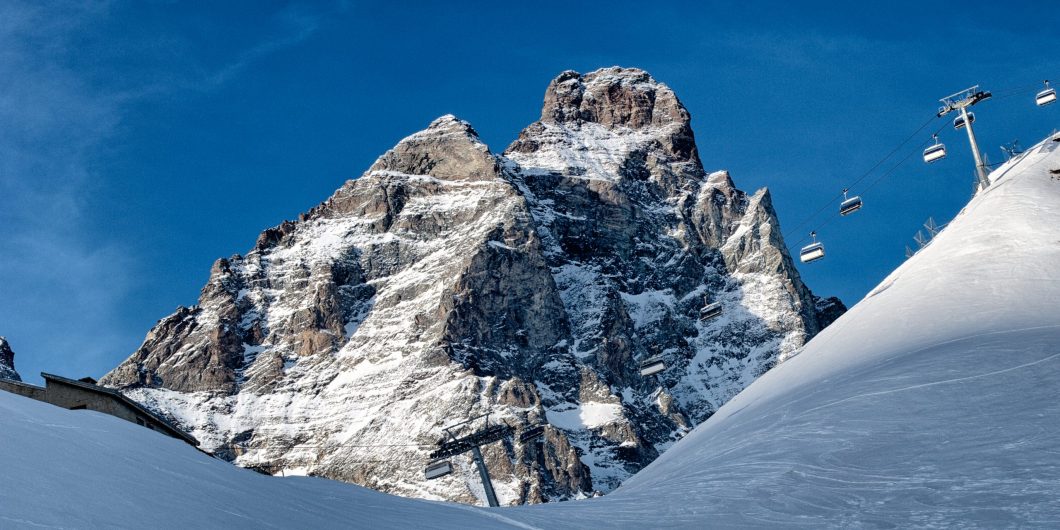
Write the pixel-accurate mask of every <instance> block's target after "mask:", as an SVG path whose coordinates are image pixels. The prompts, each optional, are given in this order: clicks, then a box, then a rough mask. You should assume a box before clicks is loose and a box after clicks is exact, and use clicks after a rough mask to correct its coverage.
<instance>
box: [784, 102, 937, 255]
mask: <svg viewBox="0 0 1060 530" xmlns="http://www.w3.org/2000/svg"><path fill="white" fill-rule="evenodd" d="M937 119H938V116H937V115H934V114H933V115H932V116H931V118H929V119H928V120H927V121H925V122H924V123H923V124H922V125H921V126H920V127H918V128H917V129H916V130H915V131H913V133H912V134H910V135H909V136H908V137H906V139H905V140H902V142H901V143H899V144H898V146H897V147H895V148H894V149H892V150H891V152H889V153H887V155H886V156H884V157H883V158H881V159H880V160H879V161H878V162H876V163H875V164H873V166H872V167H871V168H869V170H868V171H866V172H865V173H863V174H862V175H861V176H860V177H858V178H857V179H856V180H855V181H854V182H852V183H850V184H849V185H848V186H847V187H846V189H848V190H849V189H850V188H853V187H854V186H856V185H857V184H858V183H859V182H861V181H862V180H865V177H868V176H869V175H870V174H872V172H873V171H875V170H876V169H877V168H879V167H880V166H881V165H883V163H884V162H886V161H887V160H888V159H889V158H891V157H892V156H894V154H895V153H897V152H898V151H899V150H900V149H901V148H902V147H903V146H905V144H907V143H909V140H912V139H913V138H914V137H916V135H918V134H920V131H923V130H924V128H925V127H927V126H928V125H930V124H931V122H933V121H935V120H937ZM940 130H941V129H940ZM842 197H843V193H839V194H837V195H836V196H835V197H832V199H830V200H829V201H828V202H827V203H825V204H824V205H822V206H821V207H820V208H818V209H817V211H815V212H813V213H812V214H810V215H809V216H808V217H806V218H805V219H803V220H802V222H800V223H799V224H798V225H796V226H795V227H794V228H791V229H789V230H788V233H787V234H784V239H785V240H787V239H788V238H790V237H791V236H792V235H793V234H795V233H796V232H798V230H799V229H800V228H802V227H804V226H806V224H807V223H809V222H810V221H812V220H813V219H815V218H816V217H817V216H818V215H820V214H821V212H823V211H825V210H826V209H828V207H830V206H832V205H833V204H835V202H836V200H838V199H840V198H842ZM805 240H806V238H805V237H803V238H802V239H800V240H799V243H801V242H803V241H805Z"/></svg>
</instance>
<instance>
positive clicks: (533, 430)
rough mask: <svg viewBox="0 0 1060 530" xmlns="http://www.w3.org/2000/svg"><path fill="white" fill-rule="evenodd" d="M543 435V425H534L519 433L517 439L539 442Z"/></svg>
mask: <svg viewBox="0 0 1060 530" xmlns="http://www.w3.org/2000/svg"><path fill="white" fill-rule="evenodd" d="M544 435H545V426H544V425H535V426H533V427H530V428H529V429H527V430H525V431H523V434H520V435H519V441H520V442H522V443H526V442H537V443H541V442H542V441H543V440H542V437H543V436H544Z"/></svg>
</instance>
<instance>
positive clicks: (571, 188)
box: [102, 68, 841, 504]
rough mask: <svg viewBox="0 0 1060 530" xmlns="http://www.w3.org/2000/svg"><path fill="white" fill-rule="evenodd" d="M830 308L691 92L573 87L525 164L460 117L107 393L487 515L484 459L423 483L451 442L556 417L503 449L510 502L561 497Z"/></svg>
mask: <svg viewBox="0 0 1060 530" xmlns="http://www.w3.org/2000/svg"><path fill="white" fill-rule="evenodd" d="M818 300H819V299H817V298H816V297H814V296H813V295H812V294H811V293H810V291H809V290H808V289H807V288H806V287H805V286H804V285H803V283H802V281H801V280H800V278H799V275H798V272H797V271H796V269H795V267H794V265H793V263H792V260H791V258H790V256H789V255H788V253H787V250H786V248H785V246H784V243H783V240H782V238H781V233H780V230H779V223H778V221H777V218H776V215H775V213H774V211H773V208H772V205H771V202H770V197H769V193H768V191H766V190H760V191H759V192H757V193H755V194H753V195H750V196H748V195H747V194H745V193H743V192H741V191H740V190H738V189H736V187H735V186H734V184H733V182H732V180H731V178H730V177H729V175H728V173H726V172H724V171H719V172H714V173H709V174H708V173H707V172H706V171H704V169H703V167H702V164H701V163H700V160H699V157H698V153H697V149H696V144H695V139H694V135H693V132H692V129H691V126H690V117H689V114H688V111H687V110H686V109H685V108H684V106H683V105H681V103H680V101H679V100H678V99H677V97H676V96H675V95H674V93H673V91H671V90H670V89H669V88H668V87H667V86H666V85H663V84H661V83H659V82H657V81H655V80H654V79H652V78H651V76H649V75H648V74H647V73H646V72H643V71H641V70H636V69H623V68H608V69H603V70H598V71H596V72H592V73H589V74H585V75H581V74H578V73H576V72H564V73H563V74H561V75H560V76H559V77H557V78H556V79H555V80H554V81H553V82H552V83H551V84H550V85H549V87H548V90H547V91H546V95H545V103H544V106H543V109H542V115H541V119H540V121H538V122H536V123H534V124H532V125H530V126H529V127H527V128H526V129H525V130H524V131H523V132H522V133H521V134H520V135H519V138H518V139H517V140H516V141H515V142H514V143H513V144H512V145H511V146H510V147H509V148H508V149H507V151H505V152H504V154H503V155H497V154H494V153H493V152H491V151H490V150H489V149H488V148H487V147H486V145H484V144H483V143H482V142H481V141H480V140H479V138H478V135H477V133H476V132H475V131H474V130H473V129H472V128H471V127H470V125H468V124H467V123H465V122H462V121H460V120H458V119H456V118H454V117H452V116H445V117H442V118H439V119H438V120H436V121H435V122H433V123H432V124H431V125H430V127H428V128H427V129H426V130H424V131H422V132H419V133H416V134H414V135H412V136H410V137H408V138H406V139H404V140H402V141H401V142H400V143H399V144H398V145H397V146H395V147H394V148H393V149H391V150H390V151H388V152H386V153H385V154H383V156H381V157H380V158H379V159H378V160H377V161H376V163H375V164H373V166H372V167H371V168H369V170H368V171H367V172H366V173H365V174H364V175H363V176H361V177H360V178H358V179H355V180H351V181H348V182H347V183H346V184H344V185H343V186H342V187H341V188H340V189H339V190H338V191H336V192H335V194H334V195H333V196H332V197H331V198H329V199H328V200H327V201H325V202H324V203H322V204H321V205H319V206H317V207H316V208H314V209H312V210H311V211H309V212H307V213H306V214H303V215H302V216H301V217H300V218H299V219H298V221H295V222H285V223H283V224H281V225H279V226H277V227H275V228H272V229H269V230H266V231H265V232H264V233H263V234H262V235H261V237H260V238H259V239H258V242H257V244H256V245H255V248H254V249H253V250H251V251H250V252H249V253H247V255H245V256H238V255H237V256H232V257H230V258H227V259H221V260H218V261H217V262H216V263H215V264H214V267H213V269H212V271H211V277H210V281H209V283H208V284H207V285H206V287H205V288H204V289H203V291H202V295H201V297H200V300H199V304H198V305H197V306H195V307H193V308H180V309H178V311H177V312H176V313H174V314H173V315H170V316H169V317H166V318H165V319H163V320H161V321H159V323H158V324H157V325H156V326H155V328H154V329H153V330H151V332H150V333H149V334H148V336H147V338H146V340H145V341H144V344H143V345H142V346H141V347H140V349H139V350H137V351H136V352H135V353H134V354H133V355H132V356H131V357H130V358H129V359H128V360H127V361H126V362H124V363H123V364H122V365H120V366H119V367H117V368H116V369H115V370H114V371H112V372H111V373H110V374H108V375H107V376H106V377H105V378H104V379H103V380H102V383H103V384H107V385H111V386H116V387H123V388H126V389H128V391H129V392H130V393H131V394H132V395H134V396H136V397H138V398H139V399H141V400H143V401H144V402H146V403H147V404H148V405H150V406H152V407H154V408H156V409H158V410H160V411H161V412H163V413H165V414H168V415H170V416H172V417H173V418H174V419H175V420H176V421H178V422H179V423H181V424H182V425H183V426H185V427H186V428H188V429H189V430H191V431H192V432H193V434H194V435H195V436H196V437H198V438H199V439H200V440H202V441H203V443H204V446H205V447H206V448H207V449H210V450H214V451H217V452H218V453H219V454H220V455H222V456H224V457H226V458H229V459H231V460H233V461H235V463H237V464H239V465H243V466H247V467H254V468H258V469H261V470H264V471H268V472H273V473H280V472H283V473H285V474H292V473H306V474H313V475H320V476H326V477H330V478H335V479H340V480H347V481H351V482H356V483H359V484H363V485H367V486H369V487H374V488H377V489H381V490H384V491H389V492H393V493H398V494H402V495H410V496H418V497H426V498H440V499H450V500H457V501H464V502H475V501H476V500H480V499H481V498H482V490H481V486H479V483H478V477H477V474H476V473H475V472H474V468H473V467H472V465H471V463H470V462H469V460H468V457H467V456H466V455H465V456H459V457H456V458H454V459H453V463H454V465H455V467H456V468H457V471H456V472H455V473H454V474H452V475H449V476H447V477H444V478H442V479H438V480H434V481H426V480H424V479H423V465H424V464H426V462H427V454H428V453H429V452H430V451H431V449H432V448H433V446H434V444H435V443H436V442H437V440H438V439H439V438H441V436H442V434H443V427H447V426H449V425H452V424H454V423H457V422H459V421H462V420H464V419H466V418H469V417H473V416H476V415H479V414H484V413H486V412H489V413H490V414H491V416H490V418H491V419H492V420H493V421H504V422H506V423H508V424H509V425H511V426H512V427H513V428H514V429H515V432H516V434H518V433H521V432H522V431H523V430H524V429H526V428H527V427H529V426H532V425H536V424H545V425H546V428H545V434H544V439H543V443H542V444H540V445H538V444H535V443H533V442H527V443H523V442H521V441H519V440H518V436H516V437H514V438H513V439H509V440H504V441H502V442H497V443H493V444H490V445H488V446H486V447H484V449H483V453H484V454H485V457H486V460H487V462H488V464H489V466H490V472H491V474H492V475H493V477H494V482H495V486H496V487H497V493H498V496H499V497H500V499H501V501H502V503H508V504H511V503H525V502H543V501H548V500H560V499H566V498H571V497H577V496H583V495H588V494H591V493H592V492H594V491H604V492H606V491H608V490H610V489H613V488H614V487H615V486H617V485H618V484H620V483H621V481H622V480H623V479H625V478H626V477H628V476H630V475H631V474H632V473H634V472H636V471H637V470H639V469H640V468H642V467H643V466H644V465H646V464H647V463H649V462H651V461H652V460H653V459H654V458H655V457H656V456H658V454H659V453H660V452H661V451H664V450H665V449H666V448H667V447H668V446H669V445H670V444H672V443H673V442H674V441H676V440H677V439H678V438H679V437H680V436H682V435H683V433H685V432H687V430H688V429H689V428H690V427H692V426H694V425H695V424H697V423H698V422H701V421H703V420H704V419H706V418H707V417H709V416H710V414H712V413H713V411H714V410H716V409H717V408H718V407H719V406H721V404H722V403H724V402H725V401H726V400H727V399H729V398H730V397H732V396H733V395H735V394H736V393H737V392H739V390H741V389H742V388H743V387H744V386H746V385H747V384H749V383H750V382H751V381H752V380H753V379H754V378H755V377H757V376H758V375H760V374H761V373H763V372H764V371H765V370H767V369H769V368H770V367H771V366H772V365H774V364H775V363H776V362H778V361H779V360H781V359H783V358H784V357H785V356H786V355H788V354H789V353H791V352H792V351H794V350H795V349H796V348H798V347H799V346H801V345H802V344H803V343H804V342H805V341H806V340H807V339H808V338H809V337H811V336H812V335H813V334H815V333H817V331H819V329H820V328H821V327H822V325H824V324H826V323H827V322H829V321H830V320H829V319H834V317H835V315H834V314H833V313H835V311H836V309H835V308H836V307H841V304H839V305H838V306H837V305H836V304H831V305H829V304H820V307H821V310H820V311H819V310H818V306H819V304H818ZM715 301H718V302H721V303H722V306H723V308H724V310H723V313H722V315H721V316H720V317H717V318H714V319H712V320H701V319H700V309H701V308H702V307H704V306H705V305H707V304H709V303H712V302H715ZM840 312H841V311H840ZM655 355H661V356H662V357H663V358H664V360H665V363H666V365H667V370H666V371H664V372H663V373H662V374H660V375H659V376H658V377H656V378H645V377H642V376H641V375H640V373H639V369H638V365H639V363H640V362H641V361H642V360H644V359H646V358H647V357H650V356H655ZM480 421H481V420H480ZM479 425H481V423H480V424H478V425H472V426H471V427H472V428H474V427H476V426H479Z"/></svg>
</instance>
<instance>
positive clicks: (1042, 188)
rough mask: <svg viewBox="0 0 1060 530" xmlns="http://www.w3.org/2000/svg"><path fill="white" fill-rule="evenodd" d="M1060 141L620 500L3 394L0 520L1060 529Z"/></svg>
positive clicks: (1005, 178) (1039, 149) (1010, 167)
mask: <svg viewBox="0 0 1060 530" xmlns="http://www.w3.org/2000/svg"><path fill="white" fill-rule="evenodd" d="M1058 147H1060V143H1056V142H1051V141H1047V142H1045V143H1044V144H1040V145H1038V146H1036V147H1034V148H1033V149H1031V150H1029V151H1028V152H1027V154H1026V155H1025V156H1023V157H1022V158H1020V159H1018V160H1016V161H1014V162H1013V163H1010V164H1007V165H1005V166H1002V167H1001V168H999V169H998V170H997V171H995V172H994V173H993V174H992V178H993V179H994V180H995V183H994V185H993V186H991V188H990V189H989V190H988V191H987V192H985V193H982V194H980V196H978V197H977V198H975V199H974V200H972V202H971V203H970V204H969V205H968V207H967V208H966V209H965V211H964V212H962V214H961V215H959V216H958V217H957V218H956V219H955V220H954V221H953V222H952V223H951V224H950V226H949V227H948V228H947V229H946V230H945V232H943V233H942V234H940V235H939V236H938V237H937V238H936V239H935V240H934V242H932V243H931V245H930V246H928V247H927V248H925V249H924V250H923V251H921V252H920V253H919V254H917V255H916V256H915V257H913V258H912V259H910V260H909V261H908V262H906V263H905V264H904V265H903V266H902V267H900V268H899V269H898V270H896V271H895V272H894V273H893V274H892V275H891V276H890V277H888V278H887V279H886V280H885V281H884V282H883V283H882V284H881V285H880V286H879V287H877V288H876V289H875V290H874V291H873V292H872V293H870V295H869V296H867V297H866V298H865V299H864V300H862V301H861V303H859V304H858V305H857V306H855V307H854V308H853V309H852V310H851V311H850V312H848V313H847V314H846V315H845V316H843V317H842V318H841V319H840V320H838V321H837V322H836V323H835V324H833V325H832V326H831V327H829V328H828V329H826V330H825V331H824V332H823V333H821V334H820V335H819V336H818V337H817V338H815V339H814V340H813V341H811V342H810V343H809V344H808V345H807V346H806V347H805V348H804V350H803V352H802V353H801V354H799V355H798V356H796V357H794V358H792V359H790V360H788V361H786V362H784V363H782V364H781V365H779V366H778V367H777V368H775V369H773V370H772V371H770V372H768V373H767V374H765V375H764V376H762V377H761V378H760V379H759V380H758V381H756V382H755V383H753V384H752V385H751V386H750V387H748V388H747V389H746V390H744V391H743V392H742V393H740V394H739V395H738V396H736V397H735V398H734V399H733V400H732V401H730V402H729V403H728V404H726V405H725V406H724V407H722V408H721V409H720V410H719V411H718V412H717V413H716V414H715V415H714V416H713V417H712V418H710V419H709V420H708V421H707V422H705V423H704V424H703V425H701V426H700V427H699V428H697V429H696V430H695V431H693V432H692V433H691V434H690V435H688V436H687V437H685V439H683V440H682V441H680V442H678V443H677V444H675V445H674V446H673V448H671V449H670V450H669V451H667V452H666V453H665V454H664V455H663V456H662V457H660V458H659V459H658V460H656V461H655V462H654V463H652V464H651V465H650V466H648V467H647V468H645V469H644V470H643V471H642V472H640V473H638V474H637V475H635V476H634V477H633V478H631V479H630V480H628V481H627V482H626V483H625V484H623V486H622V487H620V488H619V489H617V490H616V491H614V492H613V493H611V494H609V495H607V496H605V497H602V498H599V499H592V500H587V501H573V502H565V503H558V504H547V505H537V506H522V507H515V508H507V509H499V510H485V509H478V508H472V507H467V506H461V505H455V504H442V503H432V502H426V501H416V500H409V499H402V498H398V497H393V496H389V495H385V494H381V493H377V492H373V491H370V490H366V489H363V488H360V487H357V486H352V485H348V484H341V483H338V482H331V481H327V480H321V479H311V478H286V479H285V478H272V477H266V476H262V475H258V474H255V473H253V472H251V471H247V470H243V469H239V468H236V467H234V466H231V465H229V464H226V463H224V462H221V461H217V460H213V459H210V458H208V457H206V456H205V455H202V454H200V453H198V452H197V451H195V450H193V449H192V448H190V447H189V446H187V445H185V444H183V443H182V442H179V441H176V440H172V439H169V438H165V437H163V436H162V435H159V434H157V433H154V432H151V431H148V430H146V429H143V428H141V427H138V426H136V425H133V424H131V423H127V422H124V421H122V420H118V419H115V418H111V417H108V416H103V415H101V414H96V413H93V412H85V411H66V410H62V409H59V408H56V407H52V406H50V405H45V404H42V403H37V402H35V401H32V400H29V399H26V398H22V397H18V396H14V395H11V394H6V393H3V392H0V448H2V450H0V477H2V478H3V483H2V487H0V528H8V527H37V526H53V527H79V528H91V527H107V528H122V527H144V526H150V527H174V528H176V527H192V528H200V527H232V528H237V527H238V528H246V527H253V528H259V527H266V528H267V527H282V528H328V527H371V528H384V527H404V528H409V527H429V528H464V529H467V528H481V527H491V528H497V527H505V526H508V525H518V524H520V523H518V522H516V521H519V522H521V523H524V524H527V525H532V526H535V527H543V528H565V527H566V528H615V527H624V528H634V527H637V528H643V527H668V528H674V527H696V528H703V527H733V526H785V527H792V526H806V527H820V526H833V527H894V526H897V527H908V526H955V525H956V526H983V527H1000V526H1044V527H1057V526H1060V503H1058V502H1057V499H1058V498H1060V318H1058V313H1060V311H1058V310H1060V302H1058V301H1060V181H1057V180H1053V179H1051V178H1050V174H1049V169H1054V168H1060V149H1058Z"/></svg>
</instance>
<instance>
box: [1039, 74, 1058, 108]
mask: <svg viewBox="0 0 1060 530" xmlns="http://www.w3.org/2000/svg"><path fill="white" fill-rule="evenodd" d="M1054 101H1056V89H1055V88H1050V87H1049V80H1048V79H1046V80H1045V90H1042V91H1041V92H1038V95H1037V96H1034V102H1035V103H1037V104H1038V106H1039V107H1044V106H1046V105H1048V104H1050V103H1052V102H1054Z"/></svg>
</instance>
